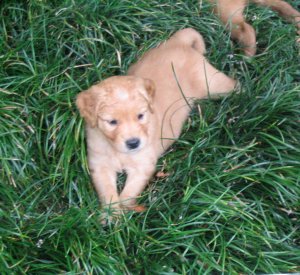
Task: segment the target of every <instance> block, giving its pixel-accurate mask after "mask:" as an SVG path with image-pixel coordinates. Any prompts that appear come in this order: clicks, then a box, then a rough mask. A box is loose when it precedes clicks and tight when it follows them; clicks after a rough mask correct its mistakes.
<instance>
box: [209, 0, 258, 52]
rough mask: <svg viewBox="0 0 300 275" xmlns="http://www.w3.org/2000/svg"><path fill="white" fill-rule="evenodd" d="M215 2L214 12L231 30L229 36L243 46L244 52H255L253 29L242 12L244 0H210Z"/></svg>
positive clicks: (245, 2) (244, 5)
mask: <svg viewBox="0 0 300 275" xmlns="http://www.w3.org/2000/svg"><path fill="white" fill-rule="evenodd" d="M210 2H212V3H215V6H214V9H213V10H214V13H215V14H217V15H218V16H219V18H220V19H221V20H222V22H223V23H224V24H225V26H226V27H227V28H228V29H229V30H230V31H231V37H232V38H233V39H235V40H237V41H238V42H239V43H240V44H241V46H242V47H243V48H244V53H245V54H246V55H248V56H253V55H255V53H256V36H255V30H254V29H253V27H252V26H251V25H249V24H248V23H246V21H245V18H244V15H243V12H244V9H245V7H246V4H247V1H246V0H234V1H233V0H210Z"/></svg>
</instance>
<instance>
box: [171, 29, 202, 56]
mask: <svg viewBox="0 0 300 275" xmlns="http://www.w3.org/2000/svg"><path fill="white" fill-rule="evenodd" d="M169 41H170V42H171V41H172V42H173V41H174V42H175V41H176V43H178V42H179V43H182V44H184V45H187V46H190V47H192V48H194V49H195V50H196V51H198V52H199V53H200V54H205V53H206V48H205V43H204V40H203V37H202V35H201V34H200V33H198V32H197V31H196V30H194V29H192V28H186V29H183V30H180V31H178V32H176V33H175V34H174V35H173V36H172V37H171V38H170V40H169Z"/></svg>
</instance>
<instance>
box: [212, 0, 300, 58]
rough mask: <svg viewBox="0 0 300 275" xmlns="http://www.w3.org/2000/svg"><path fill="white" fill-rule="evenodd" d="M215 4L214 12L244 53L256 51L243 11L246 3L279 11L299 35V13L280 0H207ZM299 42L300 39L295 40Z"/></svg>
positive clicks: (253, 35)
mask: <svg viewBox="0 0 300 275" xmlns="http://www.w3.org/2000/svg"><path fill="white" fill-rule="evenodd" d="M208 1H209V2H211V3H213V4H215V5H214V12H215V14H217V15H218V16H219V17H220V19H221V21H222V22H223V23H224V24H225V25H226V26H227V27H228V28H229V29H230V31H231V37H232V38H233V39H235V40H237V41H238V42H239V43H240V44H241V46H242V47H243V48H244V53H245V54H246V55H248V56H253V55H255V53H256V36H255V31H254V29H253V27H252V26H251V25H249V24H248V23H246V21H245V18H244V15H243V12H244V9H245V7H246V5H247V4H249V3H255V4H258V5H262V6H266V7H269V8H271V9H272V10H274V11H276V12H278V13H279V15H280V16H282V17H283V18H285V19H286V20H288V21H289V22H291V23H294V24H295V25H296V27H297V33H298V34H299V35H300V13H299V12H298V11H297V10H295V9H294V8H293V7H292V6H291V5H290V4H288V3H286V2H285V1H282V0H208ZM297 41H298V42H300V39H298V40H297Z"/></svg>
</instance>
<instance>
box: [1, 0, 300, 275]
mask: <svg viewBox="0 0 300 275" xmlns="http://www.w3.org/2000/svg"><path fill="white" fill-rule="evenodd" d="M290 2H292V4H293V5H294V6H295V7H297V5H298V7H299V5H300V1H299V0H296V1H290ZM0 5H1V11H0V12H1V13H0V37H1V40H0V63H1V64H0V177H1V184H0V189H1V190H0V273H1V274H25V273H26V274H212V273H213V274H221V273H225V274H238V273H244V274H251V273H279V272H296V271H298V272H299V271H300V229H299V219H300V202H299V197H300V146H299V141H300V96H299V92H300V85H299V82H300V67H299V64H300V63H299V48H298V47H297V46H296V45H295V29H294V27H293V26H292V25H289V24H286V23H285V22H284V21H282V20H281V19H280V18H279V17H278V16H277V15H275V14H274V13H273V12H271V11H269V10H266V9H264V8H258V7H254V6H250V7H249V8H248V9H247V18H248V20H249V21H251V22H252V24H253V26H254V27H255V28H256V30H257V37H258V45H259V49H258V55H257V56H256V57H254V58H252V59H249V58H246V57H244V56H243V55H240V54H239V53H241V51H240V49H239V48H238V46H237V45H236V44H232V42H231V41H230V39H229V35H228V33H227V32H226V31H225V30H224V27H223V26H221V25H220V24H219V22H218V20H217V19H216V17H215V16H214V15H212V14H211V11H210V9H209V6H208V4H207V3H205V2H203V4H202V6H201V9H200V6H199V4H198V2H197V1H196V0H193V1H183V0H179V1H170V0H164V1H163V0H160V1H159V0H156V1H155V0H151V1H148V0H132V1H126V0H122V1H118V0H115V1H114V0H110V1H91V0H90V1H83V0H82V1H78V0H74V1H71V0H70V1H69V0H66V1H43V0H41V1H37V0H36V1H26V2H25V1H2V2H1V3H0ZM184 27H194V28H195V29H197V30H198V31H200V32H201V33H202V34H203V36H204V38H205V40H206V43H207V48H208V53H207V57H208V58H209V60H210V61H211V63H213V64H214V65H215V66H216V67H218V68H219V69H220V70H222V71H224V72H226V73H227V74H230V75H232V76H234V77H235V78H237V79H239V81H240V82H241V85H242V91H243V92H242V93H239V94H236V93H234V94H232V95H231V96H229V97H227V98H225V99H223V100H219V101H211V100H206V101H202V102H200V103H199V106H200V107H201V114H202V115H201V116H200V115H199V114H200V112H199V110H200V109H199V108H195V111H194V112H193V113H192V115H191V118H190V119H189V121H188V122H187V124H186V126H185V129H184V131H183V134H182V137H181V138H180V140H179V141H178V142H177V143H176V144H175V145H174V146H173V147H172V149H171V150H170V151H169V152H168V153H167V154H166V155H164V156H163V157H162V158H161V160H160V161H159V164H158V167H157V169H158V171H160V170H161V171H164V172H165V173H169V176H168V177H166V178H154V179H153V180H152V181H151V184H150V185H149V187H148V188H147V190H146V191H145V192H144V193H143V197H142V198H141V203H143V204H145V205H146V206H147V207H148V211H147V212H145V213H140V214H134V213H129V214H127V215H126V216H124V218H122V219H121V220H120V221H119V222H117V223H114V224H109V225H108V226H106V227H103V226H102V225H101V223H100V216H101V210H100V209H99V203H98V201H97V196H96V194H95V191H94V189H93V186H92V184H91V183H90V178H89V175H88V169H87V162H86V150H85V141H84V127H83V122H82V120H81V119H80V117H79V114H78V111H77V110H76V107H75V104H74V99H75V97H76V95H77V94H78V93H79V92H80V91H81V90H84V89H86V88H88V87H89V86H90V85H91V84H93V83H94V82H96V81H99V80H102V79H104V78H106V77H108V76H111V75H115V74H124V73H125V72H126V69H127V68H128V66H129V65H130V64H131V63H132V62H134V61H135V60H136V58H137V57H138V56H140V55H141V54H142V53H143V52H144V51H146V50H147V49H149V48H151V47H153V46H156V45H157V44H158V43H159V42H161V41H162V40H164V39H166V38H167V37H168V36H169V35H170V34H172V33H173V32H175V31H176V30H178V29H181V28H184Z"/></svg>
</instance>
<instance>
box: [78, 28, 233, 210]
mask: <svg viewBox="0 0 300 275" xmlns="http://www.w3.org/2000/svg"><path fill="white" fill-rule="evenodd" d="M203 53H205V45H204V41H203V39H202V37H201V35H200V34H199V33H197V32H196V31H195V30H193V29H184V30H181V31H178V32H177V33H175V34H174V35H173V36H172V37H171V38H170V39H169V40H168V41H166V42H164V43H162V44H161V45H160V46H159V47H157V48H155V49H152V50H150V51H148V52H147V53H146V54H145V55H144V56H143V57H142V58H141V59H140V60H139V61H138V62H137V63H136V64H134V65H132V66H131V67H130V69H129V71H128V75H127V76H114V77H110V78H108V79H106V80H104V81H102V82H100V83H99V84H97V85H95V86H92V87H91V88H90V89H89V90H87V91H84V92H82V93H80V94H79V95H78V98H77V106H78V108H79V110H80V114H81V115H82V116H83V117H84V118H85V121H86V132H87V145H88V161H89V167H90V170H91V175H92V178H93V183H94V185H95V188H96V190H97V192H98V194H99V197H100V199H101V201H102V203H103V204H104V205H108V204H110V203H112V205H111V207H114V208H115V209H120V208H121V209H133V210H135V211H142V210H143V207H141V206H137V205H136V198H137V197H138V196H139V195H140V194H141V192H142V191H143V190H144V188H145V186H146V185H147V183H148V181H149V179H150V178H151V176H152V174H153V173H154V171H155V166H156V162H157V159H158V158H159V157H160V155H161V154H162V153H163V152H164V151H165V149H167V148H168V147H169V146H170V145H171V144H172V143H173V142H174V140H176V139H177V138H178V137H179V135H180V132H181V128H182V125H183V123H184V121H185V120H186V118H187V116H188V114H189V111H190V106H189V105H192V104H193V101H194V99H197V98H198V99H199V98H206V97H208V96H209V95H211V96H216V95H221V94H226V93H229V92H230V91H232V90H233V89H234V87H235V84H236V81H234V80H233V79H231V78H229V77H228V76H226V75H224V74H223V73H221V72H220V71H218V70H217V69H216V68H214V67H213V66H212V65H211V64H210V63H209V62H208V61H207V60H206V59H205V57H204V56H203ZM176 78H177V81H178V82H179V84H180V87H179V85H178V84H177V81H176ZM183 94H184V96H183ZM184 97H185V98H184ZM187 102H188V104H187ZM141 113H143V114H144V117H143V119H142V120H139V114H141ZM91 114H93V117H91ZM112 120H117V121H118V125H115V126H112V125H109V121H112ZM95 121H97V122H96V123H95ZM131 138H139V139H140V140H141V145H140V146H139V147H138V148H136V149H134V150H129V149H128V148H126V145H125V144H126V141H127V140H128V139H131ZM121 171H126V173H127V180H126V184H125V187H124V189H123V190H122V192H121V193H120V194H118V192H117V188H116V173H117V172H121Z"/></svg>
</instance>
